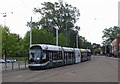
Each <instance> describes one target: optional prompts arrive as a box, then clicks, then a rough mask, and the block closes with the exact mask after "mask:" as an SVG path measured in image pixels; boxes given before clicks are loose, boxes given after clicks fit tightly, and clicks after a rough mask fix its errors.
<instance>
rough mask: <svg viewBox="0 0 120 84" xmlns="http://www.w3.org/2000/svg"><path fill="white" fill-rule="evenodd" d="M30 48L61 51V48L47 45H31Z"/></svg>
mask: <svg viewBox="0 0 120 84" xmlns="http://www.w3.org/2000/svg"><path fill="white" fill-rule="evenodd" d="M32 46H40V47H41V48H42V49H43V50H54V51H62V48H61V46H55V45H47V44H32V45H31V46H30V47H32Z"/></svg>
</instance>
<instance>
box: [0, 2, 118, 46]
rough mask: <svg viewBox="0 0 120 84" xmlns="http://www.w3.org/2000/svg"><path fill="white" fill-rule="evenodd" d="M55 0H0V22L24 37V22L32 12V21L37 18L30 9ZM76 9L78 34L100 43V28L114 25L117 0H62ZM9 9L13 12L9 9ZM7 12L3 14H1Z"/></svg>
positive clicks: (116, 24) (101, 29)
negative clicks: (77, 11) (78, 14)
mask: <svg viewBox="0 0 120 84" xmlns="http://www.w3.org/2000/svg"><path fill="white" fill-rule="evenodd" d="M47 1H49V2H55V1H58V0H0V24H2V25H6V26H8V27H9V29H10V32H11V33H17V34H19V35H20V36H21V37H24V36H25V34H26V32H27V31H29V30H30V28H29V27H27V26H26V24H27V22H29V21H30V18H31V16H32V18H33V21H38V20H39V19H40V17H39V15H38V14H35V13H34V12H33V9H34V8H35V7H36V8H37V7H39V8H41V3H42V2H47ZM63 1H64V2H67V3H68V4H71V5H72V6H74V7H77V9H79V10H80V17H79V20H78V22H77V23H76V24H75V25H76V26H80V28H81V29H80V31H79V35H81V36H83V37H85V38H86V40H87V41H89V42H91V43H98V44H101V43H102V41H103V40H102V35H103V33H102V31H103V30H104V29H105V28H110V27H114V26H118V2H119V1H120V0H63ZM12 12H13V13H12ZM3 13H7V17H6V18H5V17H3Z"/></svg>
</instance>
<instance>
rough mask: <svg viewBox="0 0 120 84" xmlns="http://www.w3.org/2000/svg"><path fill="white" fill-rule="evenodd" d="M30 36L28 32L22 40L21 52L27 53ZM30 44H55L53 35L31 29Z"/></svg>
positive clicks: (45, 31) (44, 30) (43, 30)
mask: <svg viewBox="0 0 120 84" xmlns="http://www.w3.org/2000/svg"><path fill="white" fill-rule="evenodd" d="M29 41H30V34H29V31H28V32H27V33H26V35H25V37H24V38H23V50H25V51H24V52H28V50H29V46H30V43H29ZM32 44H55V42H54V35H53V34H52V33H51V32H48V31H47V30H46V29H43V28H41V29H38V28H32Z"/></svg>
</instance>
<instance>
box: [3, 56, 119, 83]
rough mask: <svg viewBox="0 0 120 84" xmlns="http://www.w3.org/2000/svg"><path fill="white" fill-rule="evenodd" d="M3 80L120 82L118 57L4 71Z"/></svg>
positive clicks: (101, 57) (99, 57) (93, 58)
mask: <svg viewBox="0 0 120 84" xmlns="http://www.w3.org/2000/svg"><path fill="white" fill-rule="evenodd" d="M2 79H3V82H118V59H116V58H110V57H104V56H93V57H92V59H91V61H87V62H82V63H79V64H74V65H68V66H63V67H58V68H52V69H47V70H29V69H25V70H18V71H8V72H3V75H2Z"/></svg>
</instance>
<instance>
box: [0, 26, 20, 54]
mask: <svg viewBox="0 0 120 84" xmlns="http://www.w3.org/2000/svg"><path fill="white" fill-rule="evenodd" d="M0 29H2V54H3V55H5V56H16V54H17V53H18V52H19V49H20V48H18V45H19V41H20V40H22V38H20V36H19V35H18V34H14V33H10V31H9V28H8V27H4V28H3V27H2V26H0Z"/></svg>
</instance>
